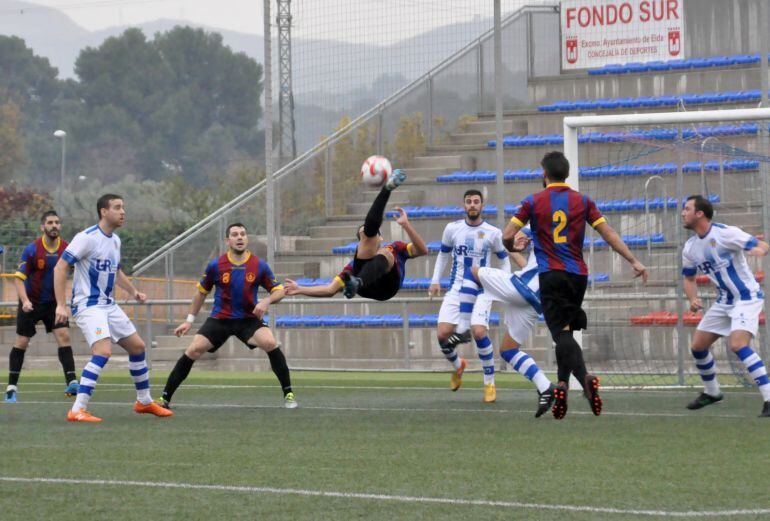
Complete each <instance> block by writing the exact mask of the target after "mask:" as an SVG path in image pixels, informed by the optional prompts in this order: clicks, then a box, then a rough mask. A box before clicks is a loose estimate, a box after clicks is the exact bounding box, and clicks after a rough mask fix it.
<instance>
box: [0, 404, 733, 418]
mask: <svg viewBox="0 0 770 521" xmlns="http://www.w3.org/2000/svg"><path fill="white" fill-rule="evenodd" d="M63 403H66V402H52V401H41V400H38V401H24V402H19V404H18V405H12V406H11V407H18V406H20V405H25V404H26V405H30V404H31V405H62V404H63ZM91 404H93V405H95V406H99V405H105V406H111V407H128V406H129V405H130V403H129V402H98V401H92V402H91ZM178 408H182V409H187V408H191V409H283V408H284V407H283V405H260V404H254V405H243V404H235V403H184V404H181V405H180V404H176V405H175V406H174V409H175V410H176V409H178ZM299 408H300V409H310V410H319V411H353V412H404V413H410V412H437V413H447V412H477V413H487V414H489V413H492V414H533V412H534V411H532V410H526V409H500V408H496V407H495V408H492V407H490V408H488V409H463V408H458V407H454V408H427V407H416V408H409V407H342V406H340V407H335V406H322V405H300V407H299ZM569 415H572V416H574V415H577V416H593V413H590V412H584V411H570V412H569ZM602 416H619V417H624V416H625V417H649V418H658V417H661V418H688V419H693V418H729V419H746V418H747V417H746V416H740V415H737V414H710V415H708V416H706V415H698V414H697V413H693V414H688V413H675V412H671V413H666V412H650V413H647V412H609V411H605V412H602Z"/></svg>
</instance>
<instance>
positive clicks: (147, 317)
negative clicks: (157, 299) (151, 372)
mask: <svg viewBox="0 0 770 521" xmlns="http://www.w3.org/2000/svg"><path fill="white" fill-rule="evenodd" d="M145 306H146V310H147V311H146V312H145V317H144V319H145V320H146V321H147V324H146V325H145V335H144V336H145V343H146V345H147V349H145V353H146V357H147V365H148V366H150V368H152V355H151V353H152V349H153V348H154V347H155V342H154V341H153V339H152V304H145ZM135 309H136V308H135Z"/></svg>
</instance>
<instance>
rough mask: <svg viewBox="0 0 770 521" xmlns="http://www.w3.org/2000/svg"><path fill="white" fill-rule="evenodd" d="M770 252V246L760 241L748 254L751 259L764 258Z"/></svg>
mask: <svg viewBox="0 0 770 521" xmlns="http://www.w3.org/2000/svg"><path fill="white" fill-rule="evenodd" d="M768 251H770V245H768V244H767V243H766V242H765V241H758V242H757V245H756V246H754V247H753V248H751V249H750V250H749V251H747V252H746V254H747V255H749V256H751V257H764V256H765V255H767V252H768Z"/></svg>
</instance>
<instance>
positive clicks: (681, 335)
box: [563, 108, 770, 385]
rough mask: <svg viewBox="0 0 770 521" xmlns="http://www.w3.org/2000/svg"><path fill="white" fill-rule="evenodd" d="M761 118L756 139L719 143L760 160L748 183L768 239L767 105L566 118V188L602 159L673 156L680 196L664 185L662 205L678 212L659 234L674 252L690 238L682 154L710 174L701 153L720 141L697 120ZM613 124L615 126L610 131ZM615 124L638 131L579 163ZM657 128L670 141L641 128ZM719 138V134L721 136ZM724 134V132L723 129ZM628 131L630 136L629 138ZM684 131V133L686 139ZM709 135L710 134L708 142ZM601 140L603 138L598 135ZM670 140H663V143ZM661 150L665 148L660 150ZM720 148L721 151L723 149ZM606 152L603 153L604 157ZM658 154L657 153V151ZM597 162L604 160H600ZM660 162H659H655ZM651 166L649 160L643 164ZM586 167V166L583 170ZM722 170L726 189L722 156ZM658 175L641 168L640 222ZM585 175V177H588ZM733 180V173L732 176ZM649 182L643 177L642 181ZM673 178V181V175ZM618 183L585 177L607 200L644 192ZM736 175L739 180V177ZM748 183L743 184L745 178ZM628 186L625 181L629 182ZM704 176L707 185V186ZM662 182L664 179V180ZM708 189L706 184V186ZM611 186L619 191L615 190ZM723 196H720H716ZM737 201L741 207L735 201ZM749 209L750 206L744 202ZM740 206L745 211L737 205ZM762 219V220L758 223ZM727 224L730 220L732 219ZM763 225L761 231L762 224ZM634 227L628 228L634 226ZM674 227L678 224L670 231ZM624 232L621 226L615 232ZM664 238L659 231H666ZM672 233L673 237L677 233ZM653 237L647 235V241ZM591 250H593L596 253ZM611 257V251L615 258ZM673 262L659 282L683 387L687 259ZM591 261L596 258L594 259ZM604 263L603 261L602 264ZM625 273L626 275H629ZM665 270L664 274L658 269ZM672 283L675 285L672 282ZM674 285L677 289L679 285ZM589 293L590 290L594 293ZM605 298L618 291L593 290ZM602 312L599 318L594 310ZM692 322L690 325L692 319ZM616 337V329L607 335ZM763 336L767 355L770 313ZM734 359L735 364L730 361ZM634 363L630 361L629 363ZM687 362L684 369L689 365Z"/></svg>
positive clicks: (769, 288) (768, 289) (612, 162)
mask: <svg viewBox="0 0 770 521" xmlns="http://www.w3.org/2000/svg"><path fill="white" fill-rule="evenodd" d="M760 121H763V122H764V123H763V124H756V125H755V126H754V127H752V131H751V133H752V134H754V135H755V136H756V137H754V138H750V139H754V140H755V141H752V142H750V143H749V144H747V145H744V148H743V149H741V148H739V147H735V146H733V145H731V144H725V143H718V145H719V146H722V147H724V148H723V149H724V150H727V152H725V154H728V155H729V156H730V157H732V158H736V157H737V158H751V159H752V160H756V161H755V162H758V166H757V167H756V170H757V172H758V176H756V177H759V178H760V179H759V181H760V182H759V186H757V187H754V185H753V183H754V180H753V179H752V181H751V183H752V186H751V190H752V192H751V193H754V194H755V196H756V200H757V202H758V203H759V204H757V206H761V207H762V208H761V210H760V211H761V223H760V222H756V224H757V227H756V229H757V230H761V231H762V232H763V233H764V236H765V238H766V239H765V240H767V238H768V237H770V210H768V209H767V208H765V206H767V204H768V201H770V184H769V177H768V176H770V171H768V166H770V157H769V156H770V154H769V153H768V152H769V151H770V145H769V144H768V143H769V138H768V126H767V122H770V108H745V109H734V110H704V111H691V112H684V111H682V112H662V113H661V112H658V113H641V114H613V115H584V116H567V117H565V118H564V120H563V127H564V130H563V132H564V154H565V156H566V158H567V160H568V161H569V164H570V169H571V171H572V172H573V173H574V174H573V175H571V176H569V178H568V179H567V182H568V183H569V185H570V186H571V187H572V188H574V189H575V190H578V189H579V188H580V184H581V183H580V180H579V178H580V176H584V171H585V170H591V169H594V168H597V167H596V166H594V165H596V164H597V163H600V164H602V165H603V168H613V167H616V165H618V164H619V163H624V162H626V164H627V165H630V166H632V167H634V166H635V167H640V166H641V165H638V164H637V163H638V159H639V158H640V157H644V156H645V154H649V157H652V158H654V157H665V158H666V159H668V160H669V161H670V160H671V159H673V161H672V162H671V163H668V165H673V164H674V163H675V164H676V166H675V167H674V166H670V167H669V168H671V169H672V170H670V171H669V173H672V174H673V173H675V174H676V185H675V186H676V190H675V193H674V194H673V195H674V196H675V200H674V199H671V198H669V197H668V195H669V194H671V191H669V192H668V194H666V188H665V186H664V187H663V190H664V194H665V195H664V201H663V208H672V207H673V208H674V212H673V213H674V214H675V215H674V216H673V221H671V222H669V223H668V226H667V225H666V224H667V223H666V222H665V220H666V219H668V217H667V218H666V219H663V221H662V222H661V225H660V226H661V231H665V232H666V233H667V234H668V237H667V238H666V240H667V241H668V242H669V244H671V242H672V240H673V241H675V242H673V244H674V245H675V246H676V251H678V252H681V246H682V245H683V244H684V241H685V240H686V236H685V230H684V229H683V227H682V226H681V224H680V223H679V222H678V221H677V218H678V209H679V208H681V202H682V200H683V199H684V196H686V195H688V194H687V193H685V191H684V181H683V180H684V178H685V175H684V174H685V172H684V168H683V165H684V164H685V162H684V159H683V157H684V155H685V154H689V155H693V154H695V155H696V158H697V155H700V159H699V161H700V163H701V168H700V170H701V178H702V179H705V177H704V167H703V166H702V165H703V164H704V163H705V162H706V161H705V160H704V159H703V157H704V156H707V155H708V153H707V152H704V149H706V148H713V142H712V143H707V141H708V140H709V139H711V140H713V141H719V139H718V138H713V137H705V135H706V134H704V135H701V134H700V130H701V129H703V128H705V127H698V125H701V124H703V125H708V124H715V123H721V124H723V126H724V125H725V124H728V125H729V124H735V123H745V122H760ZM610 127H611V128H610ZM618 127H626V128H631V129H633V130H632V131H631V132H625V133H623V132H614V136H613V137H614V138H615V139H614V140H613V139H603V140H602V143H605V144H602V145H597V147H599V148H601V147H604V148H603V149H601V150H602V152H596V151H593V152H591V150H589V153H588V154H586V157H588V156H590V158H589V159H587V160H585V164H581V156H582V155H583V154H581V152H580V147H581V146H582V145H583V143H593V142H595V141H593V140H592V137H591V136H594V135H596V136H601V137H602V138H606V137H608V136H610V135H612V134H613V131H616V130H618ZM655 127H659V128H657V129H656V130H658V131H659V132H661V133H663V134H664V135H665V138H663V139H661V138H660V137H648V136H650V135H651V134H647V133H646V132H650V131H649V130H644V131H642V130H639V129H649V128H653V129H655ZM710 128H716V127H710ZM587 129H590V132H591V133H592V134H588V135H586V136H584V138H583V139H582V140H581V138H580V136H581V130H587ZM683 132H685V133H687V136H689V138H690V139H689V141H688V139H683ZM719 135H720V136H721V135H722V134H719ZM725 135H727V133H726V134H725ZM629 136H630V137H629ZM687 136H685V138H687ZM704 137H705V139H704ZM656 139H659V141H656ZM725 139H726V140H729V138H725ZM597 141H598V140H597ZM664 142H665V143H666V144H662V143H664ZM707 144H708V145H710V147H707V146H706V145H707ZM613 145H615V146H616V147H617V146H620V147H623V146H625V147H626V149H625V150H621V151H618V150H617V149H613V148H612V147H613ZM642 147H645V148H646V150H645V151H643V152H640V151H639V149H641V148H642ZM661 150H663V152H662V153H661V152H660V151H661ZM720 153H721V151H720ZM601 154H604V156H602V155H601ZM656 154H657V155H656ZM597 159H599V161H597ZM656 165H657V164H656ZM645 166H647V167H649V166H650V165H645ZM581 167H582V168H581ZM719 169H720V180H721V186H723V187H724V179H723V178H722V177H721V174H722V172H721V169H722V161H721V160H720V163H719ZM578 171H580V175H577V173H578ZM688 171H689V172H693V169H692V167H690V170H688ZM653 173H654V172H652V171H650V172H644V174H643V175H645V176H647V183H645V184H644V204H645V215H644V218H643V219H642V218H637V221H635V222H637V223H639V222H646V220H647V219H652V217H650V216H649V210H648V209H647V208H646V205H647V197H648V194H647V188H648V186H647V185H649V181H650V180H651V179H652V178H653V177H658V179H659V180H660V177H659V176H655V175H651V174H653ZM585 177H588V176H585ZM728 177H729V176H728ZM642 180H644V179H642ZM671 181H673V179H671ZM614 182H615V183H616V185H615V187H614V188H610V186H611V183H609V182H607V183H605V184H604V185H602V184H596V183H597V182H596V181H594V184H591V183H590V182H589V185H590V186H593V190H592V189H590V188H586V185H585V183H586V180H584V188H583V190H584V192H585V193H586V194H587V195H589V196H591V197H592V198H594V199H596V198H597V197H601V196H602V195H605V196H608V197H607V200H610V199H611V197H609V196H610V195H614V196H616V197H617V196H618V195H621V196H622V195H625V196H626V197H628V194H632V193H633V190H634V189H635V190H636V195H637V196H638V195H639V190H640V188H639V184H638V182H637V184H636V185H634V186H633V187H632V185H631V181H623V180H616V181H614ZM730 182H731V183H732V182H733V181H732V179H730ZM735 182H738V181H737V178H736V181H735ZM741 182H746V181H741ZM618 183H619V184H618ZM624 183H628V184H624ZM705 183H706V182H705V181H704V182H703V184H704V185H705ZM661 184H662V183H661ZM690 186H691V188H692V186H693V185H692V182H691V183H690ZM706 186H707V185H706ZM613 190H614V192H613ZM746 190H749V188H746ZM593 192H599V193H593ZM718 195H721V197H722V198H723V199H722V202H725V201H724V198H725V195H724V194H715V196H718ZM616 200H617V199H613V201H616ZM717 200H718V199H717ZM732 203H733V204H732V206H740V204H739V203H740V201H732ZM735 203H738V204H735ZM746 206H747V207H748V203H747V205H746ZM737 211H740V210H737ZM617 219H618V221H621V220H622V222H624V223H627V222H631V221H632V220H633V219H634V217H633V216H625V215H624V216H623V217H618V218H617ZM759 220H760V219H759V218H757V221H759ZM728 224H730V223H729V222H728ZM760 224H761V228H760V227H759V225H760ZM635 226H637V227H638V228H639V229H640V230H645V232H646V233H647V237H650V236H651V235H652V233H651V230H650V228H649V227H647V226H646V225H641V224H636V225H635ZM629 227H630V225H629ZM672 228H675V230H674V229H672ZM618 231H620V230H618ZM661 235H662V234H661ZM672 236H673V237H672ZM648 240H649V239H648ZM647 248H648V250H647V252H648V254H649V253H650V249H649V245H648V247H647ZM591 252H592V254H593V250H591ZM612 257H614V256H612ZM668 259H669V260H668V261H666V262H667V263H669V264H672V263H673V264H672V265H671V266H666V269H668V270H669V271H665V274H666V275H659V276H660V277H663V279H665V280H662V279H661V280H662V281H661V280H659V281H658V283H659V284H660V286H665V287H666V291H667V292H669V293H668V295H670V296H671V298H673V299H675V301H676V304H675V312H676V332H675V333H674V337H673V338H671V339H670V340H671V341H673V343H674V344H675V346H676V347H675V350H676V355H677V358H678V359H677V360H676V361H677V365H678V371H677V375H676V376H677V380H678V384H679V385H683V384H685V372H690V373H691V371H690V370H689V367H688V364H689V363H690V361H689V355H687V347H688V346H687V345H686V335H687V330H686V329H685V327H684V326H685V324H684V323H683V319H684V317H685V309H684V306H685V302H684V297H683V293H684V291H683V279H682V277H681V271H682V258H681V254H680V253H679V254H676V253H674V254H673V255H672V254H671V251H669V257H668ZM589 264H591V262H590V261H589ZM661 264H664V262H663V261H661ZM605 265H606V261H605ZM648 267H650V268H652V270H651V271H654V270H655V268H656V266H655V265H652V266H650V265H648ZM762 268H763V269H764V273H768V274H770V271H769V270H768V259H767V258H765V259H762ZM594 269H595V268H594V267H593V266H591V270H592V271H594ZM626 273H627V272H626ZM661 273H662V272H661ZM668 274H675V276H676V281H673V280H671V278H666V277H668ZM652 277H653V278H654V277H655V273H652ZM674 283H675V284H674ZM674 285H675V288H674ZM672 289H675V293H674V294H673V295H671V293H670V291H671V290H672ZM640 291H641V292H645V291H647V290H646V289H644V288H641V287H637V288H636V292H637V293H638V292H640ZM763 291H764V293H765V294H770V277H765V278H764V281H763ZM589 294H590V292H589ZM602 295H604V296H605V297H606V298H608V299H610V300H611V299H612V298H613V297H614V296H613V295H607V294H606V293H602V292H599V293H598V294H595V295H593V299H594V302H596V301H601V300H602V298H603V297H602ZM631 307H632V305H631V304H629V309H630V308H631ZM597 316H601V315H599V314H598V313H597ZM690 326H692V324H690ZM610 336H612V337H613V338H614V334H613V335H610ZM759 336H760V339H759V340H760V341H761V348H762V352H763V356H764V357H768V356H769V355H770V350H769V349H768V339H770V316H769V317H768V320H767V321H766V323H765V325H764V327H763V328H761V334H760V335H759ZM731 363H732V362H731ZM629 365H630V364H629ZM686 367H687V369H685V368H686Z"/></svg>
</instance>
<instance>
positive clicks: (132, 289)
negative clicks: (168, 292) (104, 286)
mask: <svg viewBox="0 0 770 521" xmlns="http://www.w3.org/2000/svg"><path fill="white" fill-rule="evenodd" d="M115 282H116V283H117V285H118V286H120V287H121V288H123V289H124V290H126V291H127V292H128V294H129V295H131V296H132V297H133V298H134V299H135V300H136V301H137V302H141V303H144V301H146V300H147V295H145V294H144V293H142V292H141V291H139V290H138V289H136V286H134V284H133V283H132V282H131V279H129V278H128V277H127V276H126V274H125V273H123V270H121V269H118V273H117V276H116V277H115Z"/></svg>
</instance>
